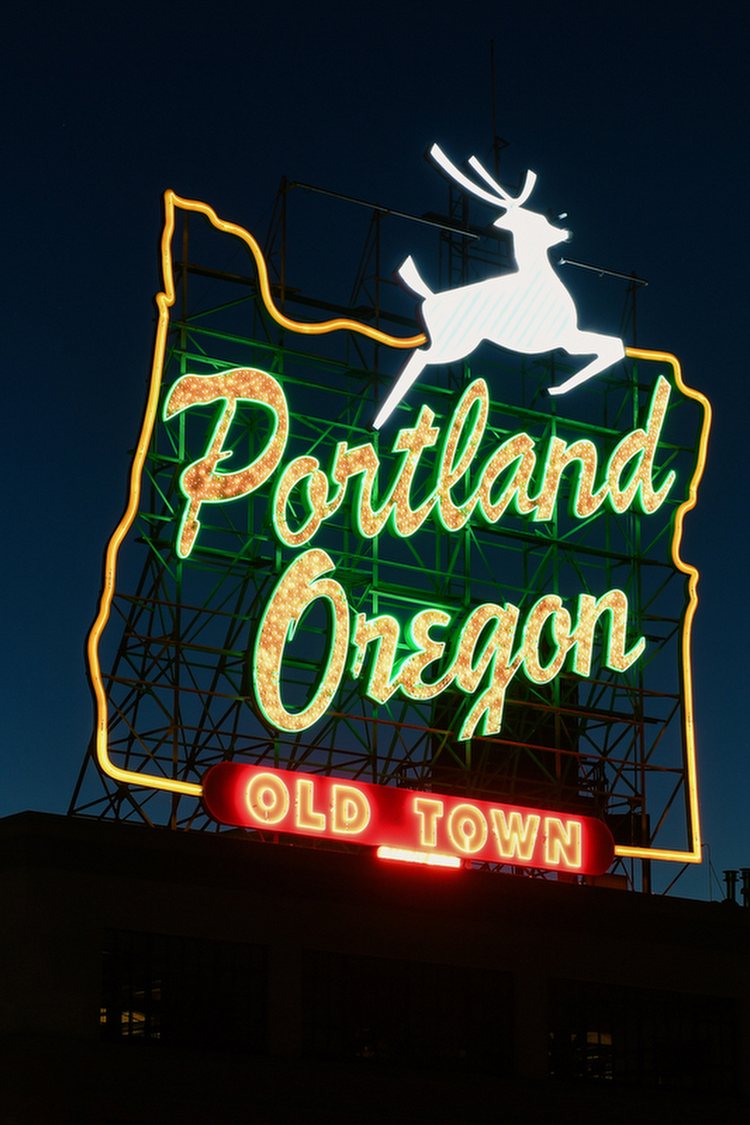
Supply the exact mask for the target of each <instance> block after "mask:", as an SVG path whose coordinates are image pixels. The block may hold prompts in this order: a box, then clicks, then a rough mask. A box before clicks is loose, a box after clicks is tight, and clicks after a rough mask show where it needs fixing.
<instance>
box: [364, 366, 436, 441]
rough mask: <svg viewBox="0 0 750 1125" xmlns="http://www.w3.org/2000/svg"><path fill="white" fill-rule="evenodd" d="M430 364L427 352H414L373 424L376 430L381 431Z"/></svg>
mask: <svg viewBox="0 0 750 1125" xmlns="http://www.w3.org/2000/svg"><path fill="white" fill-rule="evenodd" d="M428 363H429V360H428V359H427V350H425V349H423V348H418V349H417V351H415V352H412V354H411V355H410V356H409V360H408V362H407V364H406V367H404V369H403V371H402V372H401V374H400V375H399V377H398V379H397V380H396V382H395V383H394V384H393V386H392V387H391V391H390V394H389V395H388V397H387V399H386V400H385V402H384V403H383V405H382V406H381V407H380V410H379V411H378V413H377V416H376V418H375V421H374V422H373V424H372V428H373V429H374V430H379V429H380V427H381V426H383V425H384V424H385V423H386V422H387V421H388V419H389V418H390V416H391V414H392V413H393V411H394V410H395V409H396V407H397V406H398V404H399V403H400V402H401V399H402V398H403V397H404V395H405V394H406V392H407V391H408V390H409V388H410V387H411V385H412V383H414V382H415V381H416V380H417V379H418V378H419V376H420V375H421V374H422V372H423V371H424V369H425V367H426V366H427V364H428Z"/></svg>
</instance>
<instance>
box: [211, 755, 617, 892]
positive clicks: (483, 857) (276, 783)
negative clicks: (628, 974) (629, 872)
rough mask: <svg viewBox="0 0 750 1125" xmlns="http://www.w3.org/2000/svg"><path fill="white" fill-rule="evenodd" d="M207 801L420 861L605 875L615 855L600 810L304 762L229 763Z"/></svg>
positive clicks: (230, 813) (225, 810)
mask: <svg viewBox="0 0 750 1125" xmlns="http://www.w3.org/2000/svg"><path fill="white" fill-rule="evenodd" d="M203 803H204V805H205V806H206V808H207V809H208V811H209V812H210V814H211V816H213V817H214V818H215V819H216V820H218V821H220V822H221V823H223V824H234V825H238V826H240V827H244V828H254V829H257V830H261V831H264V830H265V831H273V832H285V833H289V834H290V835H294V836H314V837H317V838H318V839H327V840H338V841H339V842H345V843H348V844H361V845H363V846H369V847H375V848H378V849H379V852H380V854H381V856H382V857H384V858H397V859H398V858H402V859H403V858H408V859H409V861H410V862H416V863H420V862H421V863H427V864H435V865H442V866H455V863H454V864H450V863H448V862H446V861H449V860H451V859H453V860H454V861H456V860H458V861H462V860H476V861H480V862H494V863H504V864H513V865H514V866H519V867H536V868H546V869H548V870H551V871H569V872H574V873H575V874H578V875H600V874H602V872H604V871H606V870H607V868H608V867H609V866H610V864H611V863H612V859H613V855H614V844H613V841H612V836H611V834H610V832H609V830H608V829H607V828H606V826H605V825H604V824H603V823H602V822H601V821H600V820H597V819H596V818H595V817H589V816H578V815H573V814H568V813H560V812H550V811H547V810H545V809H534V808H524V807H521V806H517V805H506V804H499V803H496V802H494V801H486V800H481V801H480V800H476V799H474V798H472V799H470V800H468V799H465V798H463V797H449V796H447V795H445V794H442V793H433V792H429V793H425V792H422V791H417V790H410V789H398V788H394V787H391V786H388V787H386V786H382V785H371V784H368V783H365V782H361V781H351V782H350V781H346V782H345V781H342V779H340V778H335V777H326V776H322V775H319V774H307V773H302V772H300V771H298V770H278V769H268V768H266V767H265V766H245V765H239V764H237V763H234V762H222V763H221V764H220V765H217V766H213V767H212V768H211V769H210V770H209V771H208V773H207V774H206V775H205V778H204V781H203ZM394 853H395V854H394ZM441 861H442V862H441Z"/></svg>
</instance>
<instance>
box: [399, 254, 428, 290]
mask: <svg viewBox="0 0 750 1125" xmlns="http://www.w3.org/2000/svg"><path fill="white" fill-rule="evenodd" d="M398 275H399V277H400V278H401V280H402V281H403V282H404V284H405V285H408V287H409V289H411V291H412V292H413V293H418V294H419V296H420V297H423V298H427V297H431V296H432V290H431V289H430V287H429V285H428V284H427V283H426V281H424V280H423V278H422V276H421V274H420V272H419V270H418V269H417V267H416V266H415V264H414V259H413V258H412V256H411V255H409V257H408V258H407V259H406V261H405V262H402V263H401V265H400V266H399V268H398Z"/></svg>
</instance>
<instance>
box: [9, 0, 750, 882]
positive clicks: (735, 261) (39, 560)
mask: <svg viewBox="0 0 750 1125" xmlns="http://www.w3.org/2000/svg"><path fill="white" fill-rule="evenodd" d="M74 7H75V10H74V11H73V12H72V13H70V14H66V13H64V12H63V11H62V5H58V4H44V3H33V2H31V3H28V4H26V5H24V6H23V8H19V9H17V14H16V17H15V20H16V22H15V26H14V27H10V28H9V27H7V26H6V28H5V30H4V36H3V39H4V42H3V46H2V65H1V66H0V83H1V84H2V105H3V119H2V146H3V160H2V167H3V173H2V176H3V195H4V207H3V223H2V226H3V233H2V249H3V255H4V259H5V260H4V263H3V271H2V277H3V309H4V312H5V333H4V347H3V351H2V355H3V361H2V362H3V369H4V381H5V387H6V395H5V400H4V411H3V416H4V419H5V435H4V446H5V448H6V450H7V453H8V456H7V458H6V465H8V466H9V467H10V482H11V487H10V489H9V493H8V501H9V505H8V510H7V511H6V515H5V534H4V537H3V539H4V550H3V555H2V560H3V591H4V621H5V633H6V640H5V644H4V645H3V657H4V660H5V662H6V669H5V674H4V677H3V686H4V695H5V706H4V707H3V712H2V718H3V725H2V787H1V788H0V813H2V814H7V813H11V812H14V811H17V810H20V809H24V808H37V809H49V810H53V811H61V810H63V809H64V808H65V807H66V805H67V802H68V799H69V796H70V793H71V790H72V786H73V783H74V779H75V776H76V772H77V770H78V767H79V765H80V761H81V758H82V755H83V752H84V749H85V745H86V742H87V739H88V736H89V733H90V729H91V721H92V710H91V701H90V695H89V689H88V686H87V682H86V675H85V669H84V660H83V644H84V638H85V635H86V632H87V629H88V626H89V624H90V622H91V620H92V617H93V615H94V612H95V607H96V601H97V595H98V588H99V579H100V570H101V557H102V551H103V548H104V544H105V541H106V539H107V537H108V535H109V534H110V532H111V530H112V528H113V526H114V524H115V523H116V522H117V519H118V518H119V515H120V512H121V509H122V504H123V500H124V497H125V485H126V475H127V470H128V465H129V450H130V449H131V448H132V445H133V442H134V440H135V437H136V435H137V431H138V426H139V420H140V415H141V411H142V407H143V395H144V389H145V379H146V375H147V372H148V366H149V361H150V351H151V345H152V323H153V294H154V292H155V291H156V288H157V286H158V284H159V278H158V272H157V254H156V250H157V240H158V237H159V233H160V223H161V194H162V192H163V190H164V189H165V188H166V187H172V188H174V189H175V190H176V191H178V192H179V193H180V194H182V195H186V196H194V197H197V198H200V199H204V200H206V201H208V202H210V203H211V204H212V205H213V206H214V207H216V209H217V210H218V212H219V214H220V215H222V216H224V217H226V218H230V219H234V220H235V221H237V222H240V223H242V224H243V225H246V226H248V227H249V228H250V229H252V230H255V231H257V232H260V233H263V232H265V230H266V227H267V224H268V220H269V217H270V213H271V208H272V205H273V200H274V195H275V192H276V188H277V186H278V183H279V180H280V177H281V176H282V175H287V176H289V177H290V178H293V179H299V180H302V181H307V182H311V183H315V184H320V185H324V186H328V187H332V188H334V189H336V190H339V191H341V192H344V193H347V194H350V195H353V196H360V197H364V198H369V199H376V200H378V201H381V202H383V203H386V204H389V205H391V206H393V207H396V208H401V209H403V210H405V211H413V212H416V213H422V212H423V211H425V210H428V209H430V208H435V209H437V208H438V207H439V206H441V204H442V201H443V199H444V185H443V184H442V182H441V181H440V177H437V176H436V175H435V173H434V171H432V170H431V169H430V167H429V166H428V165H427V163H426V162H425V161H424V160H423V159H422V154H423V152H424V150H425V148H426V147H427V146H428V145H429V144H430V143H431V142H432V141H434V140H439V141H440V142H441V144H443V146H444V147H445V148H446V150H448V151H449V152H451V153H452V154H454V155H455V156H456V158H459V157H461V156H463V155H468V154H469V153H471V152H477V153H478V155H480V157H485V158H487V157H488V156H489V152H490V146H491V140H492V129H491V93H490V88H491V83H490V71H489V43H490V40H491V39H494V40H495V51H496V66H497V109H498V129H499V132H500V133H501V134H502V135H503V136H504V137H506V138H507V139H508V140H509V141H510V142H511V147H510V148H509V149H508V150H507V152H506V153H505V154H504V161H505V163H504V168H507V170H508V174H509V175H510V176H512V177H513V178H514V179H515V180H517V179H518V178H519V177H520V176H521V175H522V174H523V173H524V171H525V170H526V168H528V167H532V168H534V169H535V170H536V171H537V173H538V174H539V188H538V195H537V196H535V201H536V205H538V206H540V208H544V207H549V208H550V209H554V210H555V211H563V210H564V211H567V212H568V214H569V218H568V219H567V220H566V222H567V224H568V225H569V226H570V227H571V228H572V229H573V231H574V233H575V240H574V242H573V244H572V245H571V247H570V252H571V256H572V257H577V258H580V259H583V260H587V261H594V262H597V263H600V264H603V265H606V266H609V267H610V268H612V269H614V270H622V271H625V272H629V271H631V270H635V271H636V272H637V273H638V274H639V275H641V276H642V277H645V278H647V279H648V280H649V283H650V284H649V287H648V289H647V290H646V291H645V293H644V294H643V295H642V298H641V304H640V309H639V341H638V342H639V344H640V345H641V346H644V347H654V348H662V349H665V350H669V351H673V352H675V353H676V354H677V355H678V356H679V357H680V358H681V360H682V362H683V365H684V372H685V377H686V380H687V382H688V383H690V384H691V385H693V386H696V387H698V388H699V389H701V390H703V391H704V392H705V393H706V394H708V396H709V398H710V399H711V400H712V403H713V406H714V410H715V422H714V432H713V438H712V442H711V446H710V450H709V462H708V470H707V473H706V477H705V480H704V483H703V486H702V489H701V493H700V498H699V506H698V509H697V511H696V512H694V513H692V514H691V515H690V517H689V519H688V522H687V526H686V536H685V546H684V555H685V557H686V558H687V559H689V560H690V561H692V562H695V563H696V565H698V567H699V568H700V570H701V576H702V577H701V584H700V590H699V592H700V598H701V602H700V606H699V611H698V617H697V621H696V626H695V695H696V715H697V735H698V749H699V755H700V757H699V761H700V774H701V781H702V792H703V811H704V832H705V838H706V840H707V841H708V843H709V844H710V846H711V849H712V856H713V862H714V865H715V867H716V868H717V869H720V868H722V867H737V866H742V865H750V831H748V828H747V802H748V799H749V798H750V784H749V783H748V760H747V750H748V746H747V743H748V739H747V735H746V733H745V729H746V722H745V713H746V708H747V705H748V691H747V688H746V681H745V677H746V674H747V669H748V660H747V657H746V656H745V652H746V637H747V634H748V629H749V628H750V622H749V621H748V609H747V602H746V599H745V597H744V591H745V584H746V572H747V554H746V552H747V550H748V538H749V537H748V533H747V529H746V528H747V525H746V516H745V512H746V499H745V495H744V488H743V486H742V483H741V482H742V480H743V467H744V463H745V457H746V451H747V437H746V425H745V412H746V409H747V404H748V394H747V390H746V387H745V382H744V375H745V339H744V335H745V331H746V327H747V324H748V313H747V293H746V280H745V273H746V258H747V234H746V223H747V218H746V216H745V214H744V213H743V212H744V199H745V195H746V190H747V183H748V173H749V169H748V147H747V126H748V86H747V78H746V75H747V61H746V52H747V47H748V41H749V38H750V37H749V36H748V31H749V30H750V28H749V27H748V17H747V16H746V15H737V14H733V13H732V11H731V8H730V6H729V5H728V4H722V3H719V4H714V5H712V6H710V7H705V8H703V9H701V10H700V14H699V15H697V16H694V17H689V18H688V17H687V16H686V14H685V13H686V8H685V7H684V6H683V5H682V4H658V3H656V4H640V3H630V4H627V5H624V4H623V5H612V4H609V5H603V4H599V3H591V4H589V3H578V4H574V5H570V4H567V5H565V4H556V3H535V2H533V0H531V2H529V3H526V4H524V5H505V4H501V3H492V4H487V3H483V2H479V3H475V4H473V5H471V6H464V7H461V6H460V5H456V4H450V5H445V6H444V8H440V7H438V6H436V5H435V4H434V3H430V4H422V3H413V4H410V5H408V8H407V9H406V10H404V8H403V6H402V5H396V4H392V3H381V4H378V5H359V4H347V5H343V4H335V3H332V4H326V3H322V4H317V5H308V4H305V5H301V4H297V3H292V4H287V5H283V6H277V7H275V8H274V9H273V11H271V10H268V9H266V8H265V7H262V6H261V5H255V4H253V3H249V4H248V3H245V4H241V5H240V4H237V5H233V4H229V3H225V2H223V0H217V2H215V3H213V4H210V5H201V6H197V5H195V6H194V5H191V4H190V3H187V4H180V5H176V4H175V5H172V4H169V3H167V4H164V5H161V6H151V5H149V6H145V5H144V6H140V5H137V4H136V5H133V4H128V5H122V6H118V5H112V6H107V7H102V6H100V5H93V4H88V3H84V4H79V5H76V6H74ZM303 237H304V239H306V240H307V241H306V242H305V245H304V246H302V247H300V248H298V250H297V252H304V253H314V254H315V255H316V256H317V257H318V260H322V261H325V260H326V255H327V253H328V250H329V247H330V243H331V229H330V227H325V228H320V229H312V230H307V231H305V232H304V235H302V234H301V235H300V238H303ZM331 252H332V253H333V252H334V250H333V249H332V251H331ZM397 264H398V263H397V262H394V263H393V265H394V266H395V265H397ZM597 284H598V286H599V289H598V290H597V293H596V295H595V296H594V297H592V300H595V301H596V304H597V308H599V307H601V310H602V311H601V315H602V317H603V319H604V320H606V319H607V318H608V317H609V318H611V323H610V324H604V323H601V324H599V325H597V326H598V327H601V328H602V329H603V330H610V331H611V330H614V331H616V330H617V329H618V327H619V317H620V312H621V308H622V292H621V291H619V290H617V288H616V283H607V282H598V283H597ZM607 284H611V286H612V288H611V289H610V290H609V291H606V292H603V291H602V289H601V286H602V285H607ZM323 295H324V296H325V295H326V294H323ZM584 320H585V318H584ZM592 327H593V325H592ZM707 886H708V876H707V873H706V871H705V869H703V870H702V871H701V872H698V873H691V875H690V877H689V878H686V879H685V880H683V883H682V884H680V889H682V890H684V893H693V894H702V893H706V889H707Z"/></svg>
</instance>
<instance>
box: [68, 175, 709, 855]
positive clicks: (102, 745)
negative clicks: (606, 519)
mask: <svg viewBox="0 0 750 1125" xmlns="http://www.w3.org/2000/svg"><path fill="white" fill-rule="evenodd" d="M176 209H181V210H183V211H193V212H197V213H198V214H201V215H205V216H206V218H207V219H208V220H209V222H210V223H211V225H212V226H213V227H215V228H216V229H217V230H220V231H223V232H224V233H225V234H232V235H235V236H236V237H237V238H239V239H241V240H242V242H244V243H245V245H246V246H247V247H248V248H249V250H250V251H251V253H252V255H253V257H254V259H255V263H256V266H257V269H258V279H259V284H260V290H261V296H262V298H263V302H264V304H265V307H266V309H267V311H268V313H269V314H270V315H271V316H272V317H273V319H274V320H276V321H277V322H278V323H279V324H281V325H282V326H283V327H285V328H288V329H290V330H291V331H294V332H302V333H305V334H307V335H319V334H322V333H326V332H335V331H338V330H341V329H348V330H349V331H353V332H358V333H360V334H362V335H365V336H368V337H370V339H373V340H377V341H378V342H379V343H382V344H385V345H387V346H388V347H393V348H416V347H419V346H420V345H421V344H424V343H426V340H427V338H426V336H424V334H419V335H416V336H410V337H397V336H389V335H388V334H387V333H385V332H381V331H379V330H378V329H377V328H372V327H370V326H369V325H366V324H362V323H360V322H359V321H355V320H348V319H345V318H338V319H335V320H327V321H322V322H320V323H317V324H302V323H300V322H298V321H295V320H290V319H289V318H288V317H286V316H284V314H283V313H282V312H280V311H279V309H277V308H276V306H275V305H274V303H273V297H272V295H271V289H270V285H269V282H268V272H267V269H266V264H265V260H264V258H263V253H262V251H261V249H260V246H259V245H258V243H257V241H256V240H255V239H254V238H253V236H252V235H251V234H250V233H249V231H246V230H244V229H243V228H242V227H240V226H238V225H237V224H235V223H229V222H226V221H225V220H223V219H220V218H219V217H218V215H217V214H216V212H215V211H214V210H213V208H212V207H209V206H208V204H206V203H201V202H199V201H198V200H195V199H183V198H181V197H180V196H178V195H176V194H175V193H174V192H173V191H167V192H165V194H164V211H165V219H164V229H163V231H162V238H161V262H162V278H163V285H164V289H163V291H162V292H161V293H157V295H156V307H157V309H158V314H159V316H158V323H157V329H156V342H155V345H154V356H153V362H152V365H151V377H150V382H149V392H148V399H147V403H146V410H145V413H144V417H143V425H142V426H141V432H140V435H139V437H138V444H137V446H136V449H135V453H134V456H133V463H132V466H131V469H130V489H129V494H128V502H127V506H126V508H125V511H124V513H123V515H122V518H121V519H120V522H119V523H118V525H117V527H116V528H115V530H114V532H113V534H112V536H111V537H110V539H109V542H108V544H107V550H106V554H105V560H104V582H103V586H102V592H101V597H100V600H99V609H98V612H97V615H96V619H95V621H94V624H93V625H92V627H91V631H90V633H89V636H88V641H87V645H86V652H87V658H88V668H89V675H90V677H91V684H92V688H93V692H94V698H95V704H96V732H95V737H96V759H97V763H98V765H99V768H100V769H101V770H102V771H103V772H104V773H105V774H107V775H108V776H109V777H111V778H113V779H114V780H115V781H121V782H125V783H127V784H130V785H140V786H144V787H146V788H151V789H163V790H166V791H168V792H170V793H181V794H184V795H185V796H189V797H200V796H201V794H202V791H203V790H202V786H200V785H198V784H195V783H193V782H189V781H178V780H177V779H175V778H168V777H159V776H158V775H152V774H145V773H138V772H136V771H134V770H124V769H120V767H119V766H116V765H115V764H114V762H112V761H111V759H110V757H109V743H108V738H107V727H108V720H109V708H108V700H107V694H106V692H105V690H104V682H103V679H102V673H101V667H100V663H99V640H100V638H101V636H102V633H103V632H104V629H105V627H106V624H107V621H108V620H109V616H110V612H111V608H112V599H113V597H114V592H115V578H116V572H117V559H118V554H119V550H120V545H121V543H122V541H123V540H124V538H125V536H126V535H127V533H128V531H129V530H130V528H131V527H132V525H133V521H134V520H135V517H136V514H137V511H138V505H139V503H140V497H141V482H142V477H143V466H144V463H145V460H146V455H147V453H148V448H149V445H150V443H151V436H152V434H153V429H154V423H155V420H156V413H157V405H158V400H159V390H160V387H161V382H162V375H163V371H164V356H165V351H166V341H167V333H168V330H169V320H170V310H171V308H172V306H173V305H174V302H175V286H174V272H173V269H172V238H173V235H174V227H175V210H176ZM625 355H626V356H629V357H630V358H631V359H642V360H654V361H657V362H659V363H668V364H670V366H671V367H672V371H673V375H674V381H675V385H676V386H677V387H678V389H679V390H680V391H681V393H682V394H684V395H685V397H686V398H690V399H693V400H694V401H695V402H697V403H699V404H700V405H701V407H702V408H703V422H702V425H701V433H700V439H699V443H698V456H697V460H696V465H695V470H694V472H693V476H692V479H691V481H690V486H689V489H688V494H687V497H686V499H685V500H684V501H683V502H682V504H681V505H680V507H679V508H678V510H677V513H676V516H675V522H674V533H673V536H672V545H671V551H672V561H673V563H674V566H675V567H676V569H677V570H679V571H681V572H682V573H683V574H685V575H686V576H687V579H688V604H687V607H686V610H685V615H684V618H683V622H682V631H681V661H682V672H683V716H684V719H683V723H684V737H685V750H686V763H685V764H686V784H687V790H688V819H689V823H690V836H691V839H692V843H693V847H692V851H677V850H672V849H664V848H636V847H628V846H625V845H618V846H617V847H616V848H615V854H616V855H617V856H621V857H631V858H637V859H661V860H672V861H676V862H682V863H699V862H700V860H701V833H700V814H699V809H698V778H697V762H696V751H695V730H694V718H693V670H692V660H691V637H692V626H693V618H694V616H695V611H696V608H697V605H698V594H697V587H698V577H699V575H698V570H697V569H696V567H694V566H691V565H690V564H689V563H686V562H685V561H684V560H683V559H682V557H681V556H680V545H681V542H682V529H683V523H684V519H685V516H686V514H687V513H688V512H689V511H691V510H692V509H693V508H694V507H695V505H696V503H697V494H698V486H699V484H700V481H701V478H702V476H703V470H704V466H705V463H706V450H707V446H708V435H709V432H710V429H711V404H710V402H709V401H708V399H707V398H706V396H705V395H704V394H702V393H701V392H700V391H696V390H693V389H692V388H690V387H688V386H687V385H686V384H685V383H684V382H683V379H682V371H681V368H680V363H679V360H678V359H677V358H676V357H675V356H673V355H671V354H669V353H668V352H659V351H649V350H645V349H643V348H627V347H626V348H625Z"/></svg>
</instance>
